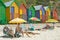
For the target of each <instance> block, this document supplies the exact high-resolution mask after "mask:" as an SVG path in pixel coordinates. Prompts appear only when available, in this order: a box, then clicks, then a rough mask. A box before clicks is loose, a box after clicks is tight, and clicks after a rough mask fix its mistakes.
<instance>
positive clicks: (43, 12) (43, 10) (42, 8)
mask: <svg viewBox="0 0 60 40" xmlns="http://www.w3.org/2000/svg"><path fill="white" fill-rule="evenodd" d="M41 11H42V12H41ZM40 12H41V14H42V22H45V20H46V18H45V9H44V7H43V6H41V8H40Z"/></svg>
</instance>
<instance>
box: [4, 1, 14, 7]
mask: <svg viewBox="0 0 60 40" xmlns="http://www.w3.org/2000/svg"><path fill="white" fill-rule="evenodd" d="M12 2H14V0H11V1H9V2H5V3H4V4H5V6H6V7H9V6H10V5H11V4H12Z"/></svg>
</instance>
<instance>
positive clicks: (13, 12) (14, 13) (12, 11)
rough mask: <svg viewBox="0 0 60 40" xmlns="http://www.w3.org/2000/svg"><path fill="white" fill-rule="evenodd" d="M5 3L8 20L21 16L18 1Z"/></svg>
mask: <svg viewBox="0 0 60 40" xmlns="http://www.w3.org/2000/svg"><path fill="white" fill-rule="evenodd" d="M4 4H5V5H6V15H7V18H8V21H9V20H11V19H13V18H17V17H19V13H18V6H17V4H16V2H14V0H12V1H9V2H5V3H4Z"/></svg>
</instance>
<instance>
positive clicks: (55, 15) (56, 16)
mask: <svg viewBox="0 0 60 40" xmlns="http://www.w3.org/2000/svg"><path fill="white" fill-rule="evenodd" d="M53 19H55V20H58V14H57V9H56V8H54V9H53Z"/></svg>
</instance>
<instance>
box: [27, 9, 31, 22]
mask: <svg viewBox="0 0 60 40" xmlns="http://www.w3.org/2000/svg"><path fill="white" fill-rule="evenodd" d="M31 17H32V11H31V10H30V9H27V20H28V22H29V23H30V20H29V18H31Z"/></svg>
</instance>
